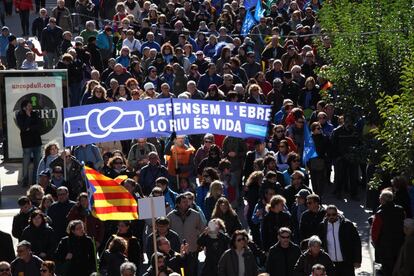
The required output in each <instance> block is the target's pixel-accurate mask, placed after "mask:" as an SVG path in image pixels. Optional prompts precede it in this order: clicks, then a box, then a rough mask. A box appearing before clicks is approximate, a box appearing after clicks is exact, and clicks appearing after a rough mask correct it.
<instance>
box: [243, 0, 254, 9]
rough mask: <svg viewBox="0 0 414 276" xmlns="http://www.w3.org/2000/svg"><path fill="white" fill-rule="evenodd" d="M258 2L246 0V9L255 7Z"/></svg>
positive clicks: (244, 4) (244, 3)
mask: <svg viewBox="0 0 414 276" xmlns="http://www.w3.org/2000/svg"><path fill="white" fill-rule="evenodd" d="M255 4H256V2H255V0H244V2H243V6H244V7H245V8H246V10H247V11H248V10H250V8H253V7H254V5H255Z"/></svg>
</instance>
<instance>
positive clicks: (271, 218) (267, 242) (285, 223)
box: [261, 211, 290, 251]
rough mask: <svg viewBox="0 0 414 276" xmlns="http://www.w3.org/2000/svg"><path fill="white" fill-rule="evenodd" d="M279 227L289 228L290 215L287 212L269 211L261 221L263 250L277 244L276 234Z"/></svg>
mask: <svg viewBox="0 0 414 276" xmlns="http://www.w3.org/2000/svg"><path fill="white" fill-rule="evenodd" d="M281 227H290V214H288V213H287V212H283V211H282V212H279V213H274V212H272V211H270V212H269V213H267V214H266V215H265V217H264V219H263V223H262V227H261V234H262V243H263V249H264V250H266V251H267V250H269V248H270V247H271V246H273V245H275V244H276V243H277V235H276V233H277V232H278V231H279V229H280V228H281Z"/></svg>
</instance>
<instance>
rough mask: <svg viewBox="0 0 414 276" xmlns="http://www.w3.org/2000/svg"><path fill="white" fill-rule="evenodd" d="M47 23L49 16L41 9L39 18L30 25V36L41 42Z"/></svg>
mask: <svg viewBox="0 0 414 276" xmlns="http://www.w3.org/2000/svg"><path fill="white" fill-rule="evenodd" d="M48 23H49V16H48V14H47V10H46V9H45V8H41V9H40V11H39V16H38V17H37V18H36V19H35V20H33V23H32V35H33V36H37V39H38V40H39V41H41V40H42V31H43V29H44V28H46V27H47V24H48Z"/></svg>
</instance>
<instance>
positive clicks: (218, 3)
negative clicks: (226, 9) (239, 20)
mask: <svg viewBox="0 0 414 276" xmlns="http://www.w3.org/2000/svg"><path fill="white" fill-rule="evenodd" d="M211 5H212V6H213V7H214V8H215V9H216V11H217V13H218V14H220V13H221V11H222V9H223V1H222V0H213V1H211Z"/></svg>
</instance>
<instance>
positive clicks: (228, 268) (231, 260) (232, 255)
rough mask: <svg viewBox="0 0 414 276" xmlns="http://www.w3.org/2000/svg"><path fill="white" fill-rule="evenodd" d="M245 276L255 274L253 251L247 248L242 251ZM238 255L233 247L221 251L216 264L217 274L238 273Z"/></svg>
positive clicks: (228, 275)
mask: <svg viewBox="0 0 414 276" xmlns="http://www.w3.org/2000/svg"><path fill="white" fill-rule="evenodd" d="M243 257H244V267H245V273H244V275H245V276H256V275H257V265H256V260H255V257H254V255H253V252H252V251H251V250H250V249H249V248H245V249H244V252H243ZM238 262H239V260H238V256H237V253H236V250H235V249H228V250H227V251H226V252H224V253H223V255H222V256H221V258H220V260H219V264H218V275H219V276H234V275H239V265H238Z"/></svg>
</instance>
